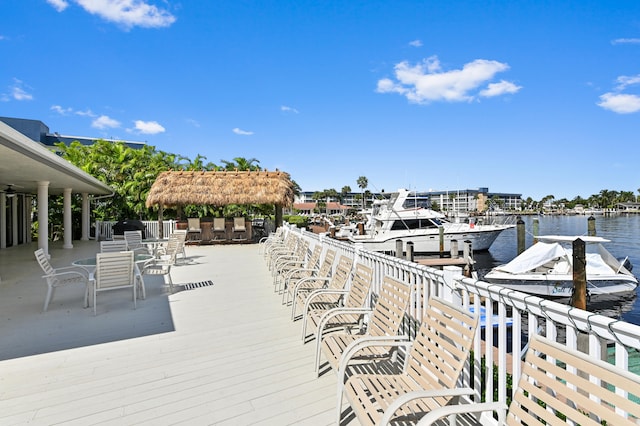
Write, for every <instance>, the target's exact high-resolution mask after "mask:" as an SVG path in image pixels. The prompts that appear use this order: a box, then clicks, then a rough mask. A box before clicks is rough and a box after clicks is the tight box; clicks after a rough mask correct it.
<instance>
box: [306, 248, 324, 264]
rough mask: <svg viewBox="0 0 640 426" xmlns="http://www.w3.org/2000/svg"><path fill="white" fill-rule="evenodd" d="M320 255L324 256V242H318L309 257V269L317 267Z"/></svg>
mask: <svg viewBox="0 0 640 426" xmlns="http://www.w3.org/2000/svg"><path fill="white" fill-rule="evenodd" d="M320 256H322V244H316V245H315V246H314V247H313V251H312V252H311V254H310V255H309V258H308V259H307V269H315V268H316V267H317V266H318V263H320Z"/></svg>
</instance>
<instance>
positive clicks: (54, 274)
mask: <svg viewBox="0 0 640 426" xmlns="http://www.w3.org/2000/svg"><path fill="white" fill-rule="evenodd" d="M34 254H35V256H36V259H37V261H38V263H39V264H40V267H41V268H42V270H43V271H44V273H45V275H43V276H42V278H44V279H45V280H46V281H47V297H46V298H45V300H44V308H43V309H42V310H43V311H44V312H46V311H47V309H48V308H49V303H50V302H51V299H52V298H53V293H54V291H55V289H56V288H58V287H62V286H66V285H70V284H82V285H84V307H85V308H86V307H88V306H89V282H88V279H87V276H86V275H85V274H84V273H82V272H80V270H79V269H78V268H76V267H75V266H64V267H61V268H54V267H53V266H51V264H50V263H49V259H47V255H46V254H45V252H44V250H43V249H38V250H36V251H35V252H34Z"/></svg>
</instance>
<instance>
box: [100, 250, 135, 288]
mask: <svg viewBox="0 0 640 426" xmlns="http://www.w3.org/2000/svg"><path fill="white" fill-rule="evenodd" d="M133 270H134V269H133V252H132V251H126V252H118V253H98V254H96V272H95V274H96V289H97V290H104V289H108V288H116V287H131V286H133V285H134V278H133Z"/></svg>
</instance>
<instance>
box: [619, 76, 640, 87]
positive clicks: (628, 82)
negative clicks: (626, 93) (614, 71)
mask: <svg viewBox="0 0 640 426" xmlns="http://www.w3.org/2000/svg"><path fill="white" fill-rule="evenodd" d="M616 81H617V82H618V85H617V86H616V90H619V91H621V90H624V89H626V88H627V87H628V86H633V85H634V84H638V83H640V74H639V75H632V76H628V75H621V76H620V77H618V78H617V79H616Z"/></svg>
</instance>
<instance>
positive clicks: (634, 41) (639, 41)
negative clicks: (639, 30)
mask: <svg viewBox="0 0 640 426" xmlns="http://www.w3.org/2000/svg"><path fill="white" fill-rule="evenodd" d="M611 44H640V38H617V39H615V40H613V41H612V42H611Z"/></svg>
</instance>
